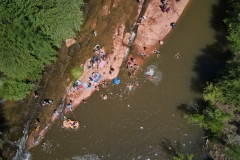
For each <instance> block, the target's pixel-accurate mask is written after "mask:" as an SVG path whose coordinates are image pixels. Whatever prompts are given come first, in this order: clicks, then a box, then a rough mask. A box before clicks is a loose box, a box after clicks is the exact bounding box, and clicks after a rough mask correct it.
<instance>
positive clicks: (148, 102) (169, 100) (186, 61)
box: [31, 0, 217, 160]
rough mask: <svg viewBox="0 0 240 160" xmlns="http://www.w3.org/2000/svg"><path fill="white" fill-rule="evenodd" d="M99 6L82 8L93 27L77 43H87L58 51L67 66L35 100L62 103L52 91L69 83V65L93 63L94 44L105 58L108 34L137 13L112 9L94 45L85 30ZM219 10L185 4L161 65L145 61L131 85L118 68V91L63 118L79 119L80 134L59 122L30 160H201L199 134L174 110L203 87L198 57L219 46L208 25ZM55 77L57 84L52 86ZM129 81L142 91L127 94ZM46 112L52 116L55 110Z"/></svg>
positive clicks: (211, 0) (123, 6)
mask: <svg viewBox="0 0 240 160" xmlns="http://www.w3.org/2000/svg"><path fill="white" fill-rule="evenodd" d="M103 2H104V1H101V3H100V2H97V1H89V4H86V6H85V8H90V9H89V10H88V14H86V15H87V17H88V18H92V21H88V22H87V23H86V24H85V26H84V28H83V33H82V34H81V36H80V37H83V38H84V42H82V43H81V44H80V45H78V44H77V45H74V46H72V47H70V48H69V49H66V48H63V49H62V51H61V54H60V55H59V56H60V57H62V56H63V57H66V59H65V61H64V60H63V61H62V62H60V63H59V64H60V65H59V64H57V65H59V66H57V67H53V69H49V73H50V74H47V75H45V76H46V77H45V80H46V81H47V83H46V84H42V88H49V90H46V89H43V91H44V93H43V95H42V97H40V100H41V98H42V99H43V98H45V97H44V96H46V95H48V96H50V97H52V98H53V99H54V98H55V99H59V101H60V97H61V95H59V94H57V93H56V91H57V92H59V93H61V92H62V93H63V92H64V91H63V90H64V87H63V86H66V85H67V83H69V82H66V80H67V77H68V75H69V73H70V68H71V67H69V66H74V65H76V64H77V63H79V62H81V61H82V60H80V59H81V58H83V57H86V56H89V55H90V56H91V54H92V53H91V52H92V47H93V46H94V44H96V43H97V42H98V43H99V44H100V45H102V46H105V48H107V50H109V53H110V52H111V43H110V40H111V34H107V33H108V32H110V31H111V27H112V26H114V24H115V23H116V22H117V20H119V19H131V16H129V14H133V15H132V16H134V15H135V14H136V8H137V4H136V2H135V1H131V2H129V1H127V0H126V1H124V2H125V3H121V4H120V5H121V7H119V8H118V9H117V11H115V10H111V14H113V16H110V17H109V18H105V19H104V17H102V18H101V19H102V21H101V24H98V23H97V28H96V29H97V31H98V32H99V31H100V30H101V27H102V28H104V25H107V26H108V27H107V29H106V28H105V29H104V30H102V34H103V35H105V36H102V37H98V38H97V39H94V38H95V37H93V35H90V34H91V29H90V27H89V26H91V25H92V22H93V20H94V18H95V17H98V18H99V14H98V12H97V9H96V13H94V11H95V10H93V9H92V8H98V7H100V8H101V7H102V6H101V4H103ZM216 3H217V0H208V1H190V2H189V4H188V6H187V7H186V9H185V11H184V13H183V15H182V16H181V18H180V19H179V21H178V22H177V25H176V27H175V28H174V29H173V30H172V31H171V32H170V34H169V35H168V36H167V37H166V38H165V39H164V42H165V43H164V45H163V46H161V48H160V51H161V58H158V59H157V58H156V57H155V56H156V55H152V56H151V57H150V58H148V59H147V60H146V61H145V63H144V65H142V66H141V67H140V69H139V71H138V73H137V75H136V78H135V79H134V80H132V79H131V80H130V79H129V78H128V77H127V74H126V71H125V68H124V67H123V68H122V70H121V72H120V73H119V77H120V78H121V80H122V83H121V84H120V85H117V86H116V85H113V84H112V82H110V85H109V88H108V89H107V90H106V89H102V88H101V89H100V91H99V92H95V93H94V94H93V95H92V96H91V97H90V98H89V99H87V103H86V104H81V105H80V106H79V107H78V108H77V109H76V110H74V112H73V113H74V115H73V114H71V113H70V114H69V115H68V116H69V117H70V118H71V119H75V117H76V119H77V120H78V121H79V122H80V125H81V127H80V128H79V129H78V130H77V131H69V130H65V129H63V128H62V127H61V126H62V121H61V120H58V121H57V122H55V124H54V125H53V126H52V127H51V129H50V130H49V131H48V133H47V135H46V136H45V138H44V141H46V142H47V144H48V145H47V148H45V149H43V148H42V147H41V146H40V145H39V146H38V147H36V148H33V149H31V154H32V159H34V160H35V159H36V160H38V159H39V160H42V159H51V160H52V159H59V160H63V159H81V158H82V159H104V160H108V159H109V160H123V159H159V160H160V159H171V158H172V157H173V156H174V155H175V153H176V152H180V153H193V154H195V159H203V158H204V154H203V153H204V151H203V152H202V150H204V149H203V148H202V143H203V139H202V137H203V132H202V130H200V129H199V128H198V127H197V126H194V125H190V124H187V122H186V119H183V112H181V110H179V109H178V108H179V107H181V106H186V105H189V103H191V102H195V101H196V99H199V98H201V94H200V93H198V92H197V91H199V89H198V88H199V87H201V85H200V84H198V83H196V81H197V80H198V78H199V75H198V73H197V72H196V71H197V69H196V68H198V67H199V66H201V62H200V61H199V59H197V57H198V56H200V55H203V54H206V52H207V51H208V50H207V47H208V45H211V44H213V43H214V42H215V41H216V40H215V37H214V36H215V31H214V30H213V29H212V28H211V24H210V20H211V16H212V15H211V14H212V12H211V11H212V7H213V5H215V4H216ZM131 5H132V6H131ZM134 7H135V8H134ZM123 13H126V14H123ZM122 15H124V16H122ZM114 17H115V19H114V20H113V18H114ZM133 23H134V22H132V21H131V20H127V22H126V24H127V25H128V26H129V28H130V27H131V25H130V24H133ZM104 33H106V34H104ZM108 39H109V41H108ZM65 52H68V55H66V54H64V53H65ZM132 52H134V50H133V51H132ZM177 52H179V53H180V59H174V58H173V56H174V54H176V53H177ZM83 53H84V54H83ZM63 59H64V58H63ZM150 68H153V70H154V72H155V74H154V75H155V76H154V78H153V79H152V80H149V79H147V78H146V74H145V73H146V72H147V71H149V70H151V69H150ZM54 70H56V72H54ZM59 70H60V71H59ZM206 72H207V71H206ZM56 73H57V74H58V75H56ZM54 78H58V79H59V80H56V79H55V80H52V79H54ZM63 80H64V82H63ZM46 81H45V82H46ZM128 82H130V83H138V84H139V86H138V87H135V88H134V90H133V91H131V92H129V91H128V90H127V89H126V83H128ZM198 86H199V87H198ZM53 90H55V92H53ZM101 93H104V94H107V95H108V99H107V100H106V101H103V100H102V99H101V98H100V94H101ZM59 101H58V100H57V102H56V104H59V103H58V102H59ZM49 112H52V108H51V109H49Z"/></svg>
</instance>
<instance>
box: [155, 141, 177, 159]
mask: <svg viewBox="0 0 240 160" xmlns="http://www.w3.org/2000/svg"><path fill="white" fill-rule="evenodd" d="M159 145H160V146H161V147H162V148H163V150H165V152H166V153H167V155H168V158H169V159H172V157H178V154H177V153H178V152H179V151H180V142H179V141H176V145H175V146H173V145H172V143H171V141H170V140H168V139H167V138H163V140H161V142H159Z"/></svg>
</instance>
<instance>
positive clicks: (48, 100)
mask: <svg viewBox="0 0 240 160" xmlns="http://www.w3.org/2000/svg"><path fill="white" fill-rule="evenodd" d="M52 103H53V100H51V99H44V100H43V104H42V105H43V106H45V105H50V104H52Z"/></svg>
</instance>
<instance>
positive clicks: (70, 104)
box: [67, 101, 73, 111]
mask: <svg viewBox="0 0 240 160" xmlns="http://www.w3.org/2000/svg"><path fill="white" fill-rule="evenodd" d="M67 108H68V109H69V110H70V111H72V110H73V108H72V102H71V101H70V103H68V104H67Z"/></svg>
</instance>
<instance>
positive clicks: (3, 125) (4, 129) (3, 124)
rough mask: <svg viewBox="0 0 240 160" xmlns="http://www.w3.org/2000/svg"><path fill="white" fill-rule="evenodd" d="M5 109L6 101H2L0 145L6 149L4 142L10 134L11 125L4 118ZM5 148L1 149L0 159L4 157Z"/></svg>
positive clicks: (0, 103)
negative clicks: (5, 137)
mask: <svg viewBox="0 0 240 160" xmlns="http://www.w3.org/2000/svg"><path fill="white" fill-rule="evenodd" d="M3 107H4V100H3V99H2V100H0V140H1V142H0V144H2V145H3V147H4V148H5V142H4V136H5V135H6V134H7V133H8V131H9V125H8V124H7V120H6V119H5V117H4V113H3ZM3 151H4V150H3V148H0V157H3Z"/></svg>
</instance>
